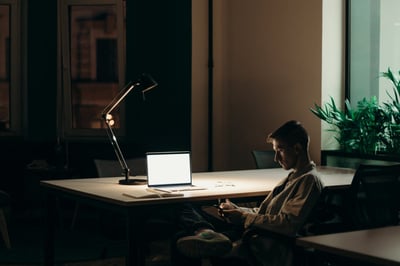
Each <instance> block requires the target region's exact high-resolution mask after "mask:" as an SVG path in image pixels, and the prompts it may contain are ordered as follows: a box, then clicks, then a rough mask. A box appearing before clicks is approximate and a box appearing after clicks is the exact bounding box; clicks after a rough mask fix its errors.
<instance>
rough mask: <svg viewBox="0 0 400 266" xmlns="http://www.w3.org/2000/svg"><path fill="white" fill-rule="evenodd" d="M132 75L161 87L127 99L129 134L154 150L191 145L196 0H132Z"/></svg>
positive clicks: (129, 9)
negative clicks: (147, 76) (193, 3)
mask: <svg viewBox="0 0 400 266" xmlns="http://www.w3.org/2000/svg"><path fill="white" fill-rule="evenodd" d="M127 32H128V34H127V75H126V76H127V79H131V78H134V77H136V76H138V75H140V73H142V72H147V73H150V74H151V75H152V76H153V78H154V79H155V80H156V81H157V82H158V83H159V86H158V87H157V88H155V89H153V90H152V91H150V92H149V93H148V95H147V96H146V101H142V100H141V98H140V97H135V98H134V97H131V98H129V99H128V105H127V109H128V117H127V118H128V124H127V126H128V136H129V138H130V140H131V141H134V142H136V143H141V144H143V149H144V150H146V151H149V150H171V149H175V150H179V149H180V150H182V149H187V150H189V149H190V140H191V139H190V136H191V131H190V129H191V126H190V123H191V122H190V121H191V1H190V0H184V1H182V0H180V1H179V0H175V1H165V0H140V1H127Z"/></svg>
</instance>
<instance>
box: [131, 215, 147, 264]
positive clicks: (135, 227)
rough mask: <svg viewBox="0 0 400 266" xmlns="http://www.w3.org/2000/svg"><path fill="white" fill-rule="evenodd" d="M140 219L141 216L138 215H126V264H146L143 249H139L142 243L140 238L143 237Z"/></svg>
mask: <svg viewBox="0 0 400 266" xmlns="http://www.w3.org/2000/svg"><path fill="white" fill-rule="evenodd" d="M140 220H141V218H140V216H139V215H137V216H135V215H132V214H128V215H127V225H126V230H127V232H126V233H127V234H126V235H127V241H128V249H127V254H126V266H134V265H135V266H140V265H145V264H146V261H145V254H144V250H142V249H141V247H142V246H143V243H140V239H143V237H142V232H143V226H142V223H141V221H140Z"/></svg>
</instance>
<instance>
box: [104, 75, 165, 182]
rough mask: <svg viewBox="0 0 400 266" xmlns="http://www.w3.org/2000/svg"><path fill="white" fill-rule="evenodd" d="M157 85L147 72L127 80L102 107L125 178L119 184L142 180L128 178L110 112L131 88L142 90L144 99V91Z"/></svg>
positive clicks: (127, 168) (127, 169) (127, 170)
mask: <svg viewBox="0 0 400 266" xmlns="http://www.w3.org/2000/svg"><path fill="white" fill-rule="evenodd" d="M157 85H158V84H157V82H156V81H155V80H154V79H153V78H152V77H151V76H150V75H149V74H142V75H141V76H140V78H139V79H138V80H136V81H134V82H132V81H130V82H128V84H127V85H125V87H124V88H123V89H122V90H120V91H119V92H118V94H117V95H116V96H115V97H114V99H112V101H111V102H110V103H109V104H108V105H107V107H106V108H104V110H103V112H102V113H101V117H102V118H103V120H104V122H105V123H106V125H107V135H108V138H109V139H110V142H111V145H112V146H113V148H114V151H115V154H116V156H117V158H118V161H119V163H120V165H121V168H122V170H123V173H124V176H125V179H121V180H119V183H120V184H121V185H134V184H138V183H139V182H143V180H142V179H129V175H130V170H129V167H128V165H127V163H126V160H125V158H124V155H123V154H122V151H121V149H120V147H119V144H118V141H117V138H116V136H115V134H114V131H113V129H112V127H113V125H114V119H113V116H112V115H111V112H112V111H113V110H114V108H115V107H117V106H118V105H119V103H120V102H121V101H122V100H123V99H124V98H125V97H126V96H127V95H128V94H129V93H130V92H131V91H132V90H133V89H135V88H138V89H139V90H140V91H141V92H142V97H143V99H145V96H144V94H145V92H147V91H149V90H151V89H153V88H154V87H156V86H157Z"/></svg>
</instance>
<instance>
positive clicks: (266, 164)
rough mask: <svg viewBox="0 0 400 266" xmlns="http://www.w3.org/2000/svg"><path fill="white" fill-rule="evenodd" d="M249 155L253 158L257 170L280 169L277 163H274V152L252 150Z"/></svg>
mask: <svg viewBox="0 0 400 266" xmlns="http://www.w3.org/2000/svg"><path fill="white" fill-rule="evenodd" d="M251 154H252V156H253V159H254V162H255V164H256V167H257V169H266V168H279V167H281V166H280V165H279V163H277V162H275V161H274V158H275V151H272V150H252V151H251Z"/></svg>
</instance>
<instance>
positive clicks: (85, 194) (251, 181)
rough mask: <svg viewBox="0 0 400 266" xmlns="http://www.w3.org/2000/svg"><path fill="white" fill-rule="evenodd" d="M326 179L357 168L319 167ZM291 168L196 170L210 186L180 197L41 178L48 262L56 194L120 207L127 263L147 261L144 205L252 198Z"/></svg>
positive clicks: (339, 180) (338, 182)
mask: <svg viewBox="0 0 400 266" xmlns="http://www.w3.org/2000/svg"><path fill="white" fill-rule="evenodd" d="M318 170H319V172H320V173H321V178H322V181H323V182H324V184H325V185H326V186H329V187H333V188H343V187H347V186H349V185H350V184H351V180H352V179H353V175H354V170H351V169H341V168H330V167H319V168H318ZM287 174H288V171H285V170H283V169H281V168H274V169H257V170H242V171H219V172H203V173H193V183H194V184H196V185H199V186H202V187H206V188H207V189H206V190H197V191H187V192H186V191H185V192H184V195H183V196H180V197H167V198H145V199H135V198H131V197H127V196H124V195H123V194H124V193H129V192H132V191H134V190H144V189H145V188H146V185H137V186H124V185H119V184H118V180H119V179H121V177H111V178H104V177H103V178H86V179H65V180H50V181H41V186H42V188H43V189H44V191H45V193H46V197H47V200H46V210H47V215H46V217H47V218H46V221H47V224H46V239H45V250H44V253H45V265H53V262H54V241H55V240H54V227H55V220H56V219H55V212H56V206H55V198H56V197H66V198H70V199H73V200H76V201H83V202H85V203H89V204H92V205H96V206H98V207H102V208H105V209H109V210H113V211H118V212H121V213H123V214H124V215H126V217H127V228H126V230H127V240H128V250H127V253H126V265H138V264H139V265H140V264H144V258H143V255H142V252H140V249H139V247H140V243H138V237H137V236H138V234H139V233H140V232H136V231H135V229H136V228H140V225H139V224H138V223H140V221H141V220H143V217H140V214H141V213H143V212H142V211H140V210H141V208H147V207H149V206H153V207H157V206H165V205H168V204H179V203H183V202H195V201H209V200H216V199H223V198H236V199H238V198H248V197H261V196H265V195H267V194H268V193H269V192H270V191H271V190H272V189H273V188H274V187H275V185H276V184H277V183H278V182H279V181H280V180H281V179H282V178H284V177H285V176H287Z"/></svg>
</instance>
